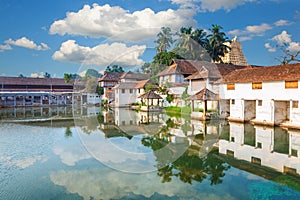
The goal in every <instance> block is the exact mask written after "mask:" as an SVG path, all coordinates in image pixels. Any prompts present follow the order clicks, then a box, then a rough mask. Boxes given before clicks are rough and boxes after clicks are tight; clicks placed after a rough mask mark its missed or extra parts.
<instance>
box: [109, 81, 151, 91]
mask: <svg viewBox="0 0 300 200" xmlns="http://www.w3.org/2000/svg"><path fill="white" fill-rule="evenodd" d="M148 84H151V85H152V84H153V83H152V82H151V81H150V80H149V79H147V80H141V81H132V82H120V83H119V84H117V85H116V86H115V87H114V88H115V89H116V88H119V89H134V88H136V89H140V88H144V87H145V86H146V85H148ZM153 85H154V84H153Z"/></svg>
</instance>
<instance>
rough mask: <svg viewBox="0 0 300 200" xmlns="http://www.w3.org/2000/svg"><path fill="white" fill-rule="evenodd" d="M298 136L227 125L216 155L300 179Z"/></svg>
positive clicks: (277, 129)
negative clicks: (219, 154)
mask: <svg viewBox="0 0 300 200" xmlns="http://www.w3.org/2000/svg"><path fill="white" fill-rule="evenodd" d="M299 151H300V132H299V131H298V130H286V129H282V128H280V127H265V126H253V125H251V124H243V123H234V122H230V123H229V131H227V132H226V131H225V132H223V133H222V135H221V136H220V140H219V153H221V154H226V155H227V156H230V157H234V158H235V159H238V160H245V161H248V162H251V163H253V164H255V165H258V166H264V167H269V168H272V169H274V170H276V171H278V172H281V173H286V174H292V175H297V176H300V159H299Z"/></svg>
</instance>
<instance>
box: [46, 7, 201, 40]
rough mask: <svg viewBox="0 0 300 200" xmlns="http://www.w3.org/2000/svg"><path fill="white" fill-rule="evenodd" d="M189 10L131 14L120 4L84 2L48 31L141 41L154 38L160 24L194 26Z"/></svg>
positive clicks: (194, 22)
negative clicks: (79, 8)
mask: <svg viewBox="0 0 300 200" xmlns="http://www.w3.org/2000/svg"><path fill="white" fill-rule="evenodd" d="M195 14H196V13H195V11H193V10H192V9H178V10H172V9H168V10H164V11H160V12H154V11H153V10H152V9H150V8H145V9H144V10H140V11H135V12H132V13H130V12H129V11H128V10H125V9H123V8H121V7H119V6H110V5H108V4H106V5H103V6H101V5H98V4H93V5H92V6H89V5H85V6H84V7H83V8H82V9H81V10H79V11H77V12H69V13H67V16H66V18H64V19H61V20H57V21H55V22H53V23H52V25H51V27H50V34H59V35H65V34H70V35H82V36H89V37H93V38H102V37H104V38H113V39H116V40H123V41H140V40H145V39H149V38H152V37H155V36H156V34H157V32H158V30H159V29H160V27H162V26H168V27H171V28H172V29H175V30H178V29H179V28H180V27H182V26H193V25H196V24H197V22H196V21H195V20H194V19H193V16H194V15H195Z"/></svg>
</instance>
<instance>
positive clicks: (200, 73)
mask: <svg viewBox="0 0 300 200" xmlns="http://www.w3.org/2000/svg"><path fill="white" fill-rule="evenodd" d="M243 68H245V66H237V65H229V64H216V63H212V62H206V61H197V60H178V59H174V60H173V61H172V63H171V65H170V66H168V67H167V68H166V69H165V70H163V71H162V72H160V73H159V74H158V75H157V76H164V75H170V74H183V75H192V76H190V77H189V78H186V80H188V79H199V78H204V77H205V78H207V77H208V76H209V77H216V78H220V77H221V76H224V75H226V74H228V73H230V72H232V71H233V70H236V69H243ZM195 73H197V74H195Z"/></svg>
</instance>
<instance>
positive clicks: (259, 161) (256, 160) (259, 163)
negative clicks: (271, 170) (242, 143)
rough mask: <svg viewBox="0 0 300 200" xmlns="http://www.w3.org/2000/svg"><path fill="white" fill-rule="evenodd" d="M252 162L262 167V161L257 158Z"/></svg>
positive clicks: (252, 158) (252, 159)
mask: <svg viewBox="0 0 300 200" xmlns="http://www.w3.org/2000/svg"><path fill="white" fill-rule="evenodd" d="M251 162H252V163H254V164H257V165H261V159H260V158H256V157H251Z"/></svg>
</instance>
